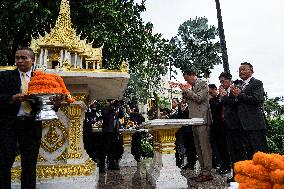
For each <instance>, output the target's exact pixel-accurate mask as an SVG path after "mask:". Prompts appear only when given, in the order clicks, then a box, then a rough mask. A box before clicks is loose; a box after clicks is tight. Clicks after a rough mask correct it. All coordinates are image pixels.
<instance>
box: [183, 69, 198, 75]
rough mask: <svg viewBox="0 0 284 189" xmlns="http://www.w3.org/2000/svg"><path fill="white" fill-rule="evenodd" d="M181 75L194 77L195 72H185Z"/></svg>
mask: <svg viewBox="0 0 284 189" xmlns="http://www.w3.org/2000/svg"><path fill="white" fill-rule="evenodd" d="M183 75H189V76H196V72H195V71H194V70H185V71H183Z"/></svg>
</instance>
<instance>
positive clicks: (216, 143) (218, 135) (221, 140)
mask: <svg viewBox="0 0 284 189" xmlns="http://www.w3.org/2000/svg"><path fill="white" fill-rule="evenodd" d="M210 131H211V133H210V140H211V148H212V158H213V160H212V162H213V167H214V166H215V167H216V166H218V165H219V166H220V168H223V169H229V168H230V156H229V152H228V147H227V142H226V141H227V137H226V129H225V126H224V125H220V126H219V127H216V128H214V125H213V127H212V128H211V130H210Z"/></svg>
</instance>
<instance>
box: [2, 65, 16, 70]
mask: <svg viewBox="0 0 284 189" xmlns="http://www.w3.org/2000/svg"><path fill="white" fill-rule="evenodd" d="M16 68H17V67H16V66H0V70H14V69H16Z"/></svg>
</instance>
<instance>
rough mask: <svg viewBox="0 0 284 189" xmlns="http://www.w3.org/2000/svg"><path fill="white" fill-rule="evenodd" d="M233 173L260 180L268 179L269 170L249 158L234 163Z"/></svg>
mask: <svg viewBox="0 0 284 189" xmlns="http://www.w3.org/2000/svg"><path fill="white" fill-rule="evenodd" d="M235 173H236V174H241V175H245V176H248V177H250V178H255V179H258V180H262V181H269V180H270V177H269V171H268V170H267V169H265V168H264V167H263V166H262V165H257V164H256V165H255V164H254V163H253V161H251V160H247V161H241V162H237V163H235Z"/></svg>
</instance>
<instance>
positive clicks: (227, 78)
mask: <svg viewBox="0 0 284 189" xmlns="http://www.w3.org/2000/svg"><path fill="white" fill-rule="evenodd" d="M221 77H224V78H225V79H226V80H232V75H231V74H230V73H228V72H222V73H221V74H220V75H219V79H220V78H221Z"/></svg>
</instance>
